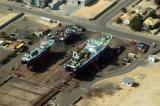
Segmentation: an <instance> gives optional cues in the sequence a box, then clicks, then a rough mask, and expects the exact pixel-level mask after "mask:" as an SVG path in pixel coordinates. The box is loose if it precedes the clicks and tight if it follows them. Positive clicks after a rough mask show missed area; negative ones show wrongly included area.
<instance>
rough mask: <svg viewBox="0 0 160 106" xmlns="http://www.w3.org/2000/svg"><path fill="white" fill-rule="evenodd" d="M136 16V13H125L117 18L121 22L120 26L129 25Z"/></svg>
mask: <svg viewBox="0 0 160 106" xmlns="http://www.w3.org/2000/svg"><path fill="white" fill-rule="evenodd" d="M136 16H137V14H136V13H132V12H127V13H125V14H124V15H122V16H120V17H119V18H120V19H121V20H122V24H124V25H129V23H130V21H131V20H132V19H133V18H134V17H136Z"/></svg>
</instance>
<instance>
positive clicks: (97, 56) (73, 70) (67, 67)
mask: <svg viewBox="0 0 160 106" xmlns="http://www.w3.org/2000/svg"><path fill="white" fill-rule="evenodd" d="M106 48H107V47H104V48H103V49H102V50H100V51H99V52H98V53H97V54H96V55H95V56H93V57H92V58H90V60H89V61H88V62H86V63H85V64H82V65H81V66H79V67H77V68H73V67H70V66H67V65H66V66H65V67H64V68H65V71H68V72H71V73H78V72H81V71H82V70H83V69H84V68H85V67H87V66H88V65H90V64H91V63H93V62H95V61H96V60H97V59H99V57H100V56H102V54H103V53H104V51H105V50H106Z"/></svg>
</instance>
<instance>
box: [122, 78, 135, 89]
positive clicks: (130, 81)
mask: <svg viewBox="0 0 160 106" xmlns="http://www.w3.org/2000/svg"><path fill="white" fill-rule="evenodd" d="M122 84H123V85H127V86H129V87H133V86H134V84H136V82H135V80H134V79H132V78H129V77H125V78H124V79H123V81H122Z"/></svg>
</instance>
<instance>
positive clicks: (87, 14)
mask: <svg viewBox="0 0 160 106" xmlns="http://www.w3.org/2000/svg"><path fill="white" fill-rule="evenodd" d="M112 3H113V0H112V1H111V0H98V2H97V3H96V4H93V5H91V6H82V7H81V8H80V9H79V10H78V11H77V12H75V13H74V14H73V15H74V16H76V17H80V18H84V19H91V18H94V17H95V16H96V15H97V14H99V13H101V12H102V11H103V10H105V9H106V8H107V7H109V6H110V5H111V4H112Z"/></svg>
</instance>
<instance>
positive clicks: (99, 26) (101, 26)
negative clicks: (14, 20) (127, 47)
mask: <svg viewBox="0 0 160 106" xmlns="http://www.w3.org/2000/svg"><path fill="white" fill-rule="evenodd" d="M134 1H135V0H120V1H119V2H118V4H117V5H116V6H115V7H113V8H111V9H110V10H108V11H107V12H105V13H104V14H103V15H101V16H100V17H99V18H98V19H96V20H93V21H84V20H78V19H76V18H73V17H64V16H58V15H55V14H51V13H47V12H44V11H41V10H37V9H26V8H24V7H20V6H17V5H15V4H1V3H0V6H6V7H9V8H13V9H17V10H19V11H21V12H25V13H29V14H34V15H37V16H44V17H49V18H53V19H57V20H59V21H62V22H66V23H74V24H80V25H83V26H85V27H86V28H89V29H92V30H96V31H102V32H107V33H111V34H112V35H115V36H118V37H124V38H130V39H134V40H138V41H142V42H145V43H148V44H151V43H152V42H156V43H157V44H159V41H158V40H152V39H148V38H144V37H140V36H138V35H135V34H132V33H128V32H123V31H120V30H116V29H112V28H111V27H109V26H108V27H105V24H106V22H108V21H109V20H110V19H112V18H113V17H114V15H116V14H117V13H118V12H119V11H121V8H122V7H126V6H127V5H129V4H131V3H132V2H134ZM158 49H160V47H158ZM151 51H152V52H153V51H155V50H154V49H151ZM150 53H151V52H149V53H148V54H146V55H145V56H144V57H143V58H141V59H139V60H136V61H135V62H134V63H133V64H132V65H131V66H130V67H124V68H122V69H120V70H117V71H115V72H114V73H110V74H107V75H105V76H103V77H101V78H97V79H96V80H94V81H92V82H82V83H81V88H85V89H88V88H89V87H90V86H91V85H92V84H93V83H95V82H96V81H98V80H101V79H104V78H108V77H113V76H117V75H120V74H123V73H126V72H129V71H131V70H132V69H134V68H136V67H137V66H139V65H143V64H144V60H143V59H144V58H145V57H146V56H148V55H149V54H150ZM99 74H102V75H104V73H99ZM84 92H85V91H84V90H82V89H80V88H77V89H76V90H75V91H73V92H72V93H71V94H70V95H68V96H66V98H65V99H64V101H62V102H63V103H62V104H63V106H70V104H71V103H72V102H73V101H74V100H75V98H77V97H78V96H80V95H81V94H83V93H84Z"/></svg>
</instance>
